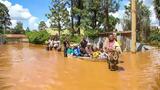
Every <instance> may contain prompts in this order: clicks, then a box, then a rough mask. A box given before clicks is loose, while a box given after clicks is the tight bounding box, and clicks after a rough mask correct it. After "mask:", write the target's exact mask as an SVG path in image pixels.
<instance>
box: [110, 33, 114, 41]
mask: <svg viewBox="0 0 160 90" xmlns="http://www.w3.org/2000/svg"><path fill="white" fill-rule="evenodd" d="M113 40H114V36H113V35H112V34H111V35H109V41H110V42H111V41H113Z"/></svg>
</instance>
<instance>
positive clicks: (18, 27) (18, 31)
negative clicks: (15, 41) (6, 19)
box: [11, 22, 25, 34]
mask: <svg viewBox="0 0 160 90" xmlns="http://www.w3.org/2000/svg"><path fill="white" fill-rule="evenodd" d="M11 32H12V34H24V33H25V31H24V29H23V23H22V22H17V25H16V26H15V27H14V29H13V30H12V31H11Z"/></svg>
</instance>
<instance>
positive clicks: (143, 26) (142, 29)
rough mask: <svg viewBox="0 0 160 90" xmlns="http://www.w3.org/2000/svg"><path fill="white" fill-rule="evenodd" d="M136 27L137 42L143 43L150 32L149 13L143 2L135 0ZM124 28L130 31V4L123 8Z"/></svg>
mask: <svg viewBox="0 0 160 90" xmlns="http://www.w3.org/2000/svg"><path fill="white" fill-rule="evenodd" d="M136 5H137V7H136V13H137V15H136V19H137V20H136V26H137V40H138V41H144V40H146V39H147V36H149V32H150V18H149V17H150V11H149V8H148V7H147V6H145V5H144V3H143V1H140V0H137V2H136ZM125 15H126V16H125V18H124V19H125V20H126V22H125V28H127V29H128V30H131V26H130V25H131V4H129V5H128V6H125Z"/></svg>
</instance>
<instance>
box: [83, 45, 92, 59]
mask: <svg viewBox="0 0 160 90" xmlns="http://www.w3.org/2000/svg"><path fill="white" fill-rule="evenodd" d="M92 53H93V46H92V45H91V43H87V47H86V48H85V55H84V56H85V57H91V56H92Z"/></svg>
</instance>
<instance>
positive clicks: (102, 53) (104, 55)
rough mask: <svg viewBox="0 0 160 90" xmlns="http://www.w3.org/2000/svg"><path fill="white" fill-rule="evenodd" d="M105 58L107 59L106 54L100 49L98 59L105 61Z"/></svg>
mask: <svg viewBox="0 0 160 90" xmlns="http://www.w3.org/2000/svg"><path fill="white" fill-rule="evenodd" d="M107 58H108V54H107V53H106V52H105V51H104V50H103V49H102V48H101V49H100V55H99V59H102V60H105V59H107Z"/></svg>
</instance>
